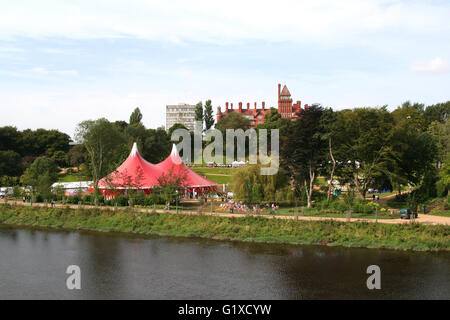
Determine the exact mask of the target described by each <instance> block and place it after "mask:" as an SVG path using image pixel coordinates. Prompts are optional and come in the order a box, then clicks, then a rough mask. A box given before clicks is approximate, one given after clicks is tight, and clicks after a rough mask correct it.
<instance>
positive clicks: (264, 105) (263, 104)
mask: <svg viewBox="0 0 450 320" xmlns="http://www.w3.org/2000/svg"><path fill="white" fill-rule="evenodd" d="M262 106H263V110H266V103H265V102H264V101H263V102H262Z"/></svg>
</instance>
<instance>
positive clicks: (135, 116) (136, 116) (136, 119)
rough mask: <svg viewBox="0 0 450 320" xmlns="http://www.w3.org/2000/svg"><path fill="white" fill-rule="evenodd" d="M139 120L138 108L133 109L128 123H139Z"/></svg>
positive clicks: (140, 117) (140, 118)
mask: <svg viewBox="0 0 450 320" xmlns="http://www.w3.org/2000/svg"><path fill="white" fill-rule="evenodd" d="M141 120H142V113H141V110H139V108H136V109H134V111H133V113H131V116H130V125H133V124H141Z"/></svg>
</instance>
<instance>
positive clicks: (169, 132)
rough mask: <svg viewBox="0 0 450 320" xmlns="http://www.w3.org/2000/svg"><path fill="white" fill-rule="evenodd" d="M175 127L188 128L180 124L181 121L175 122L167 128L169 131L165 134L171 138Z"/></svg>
mask: <svg viewBox="0 0 450 320" xmlns="http://www.w3.org/2000/svg"><path fill="white" fill-rule="evenodd" d="M177 129H183V130H188V128H186V126H185V125H183V124H181V123H175V124H174V125H173V126H171V127H170V128H169V131H168V132H167V135H168V136H169V139H170V140H172V133H173V132H174V131H175V130H177Z"/></svg>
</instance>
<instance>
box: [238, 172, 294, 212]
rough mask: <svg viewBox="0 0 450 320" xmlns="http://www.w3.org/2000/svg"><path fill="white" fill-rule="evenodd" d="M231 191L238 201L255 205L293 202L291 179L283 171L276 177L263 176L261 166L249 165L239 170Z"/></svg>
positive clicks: (275, 175)
mask: <svg viewBox="0 0 450 320" xmlns="http://www.w3.org/2000/svg"><path fill="white" fill-rule="evenodd" d="M231 189H232V190H233V193H234V198H235V199H236V200H240V201H244V202H245V203H249V204H255V203H261V202H279V201H282V200H292V199H289V197H290V196H291V198H292V195H293V192H292V190H291V187H290V185H289V179H288V177H287V175H286V174H285V173H284V171H283V170H282V169H280V170H279V171H278V172H277V174H274V175H261V165H249V166H245V167H243V168H240V169H237V170H236V172H235V173H234V175H233V183H232V184H231Z"/></svg>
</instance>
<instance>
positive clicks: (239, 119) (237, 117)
mask: <svg viewBox="0 0 450 320" xmlns="http://www.w3.org/2000/svg"><path fill="white" fill-rule="evenodd" d="M250 126H251V124H250V120H249V119H247V118H246V117H244V116H243V115H242V114H241V113H238V112H231V113H229V114H227V115H226V116H225V117H223V118H221V119H220V120H219V121H218V122H217V124H216V129H218V130H220V131H222V133H223V134H225V132H226V129H234V130H236V129H243V130H247V129H248V128H250Z"/></svg>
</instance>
